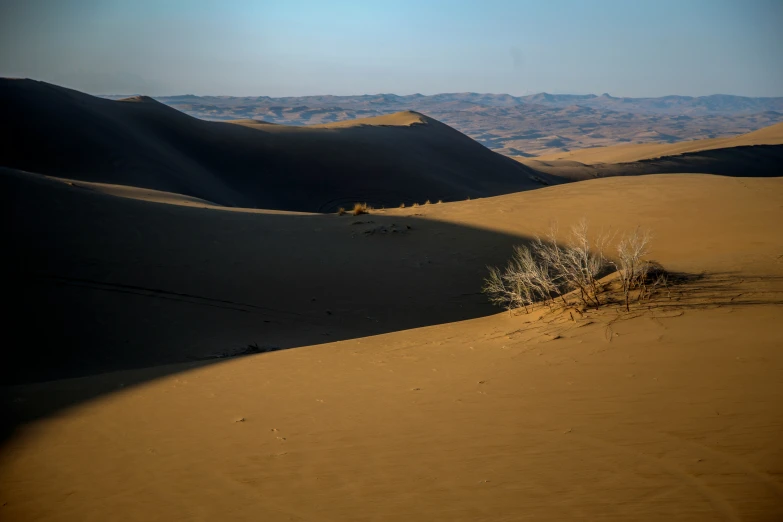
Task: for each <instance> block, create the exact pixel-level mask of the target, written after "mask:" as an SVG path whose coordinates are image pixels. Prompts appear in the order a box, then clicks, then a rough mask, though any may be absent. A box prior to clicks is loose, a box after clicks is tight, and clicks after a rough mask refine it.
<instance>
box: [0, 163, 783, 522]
mask: <svg viewBox="0 0 783 522" xmlns="http://www.w3.org/2000/svg"><path fill="white" fill-rule="evenodd" d="M0 180H2V183H3V191H2V194H3V195H4V196H5V197H4V200H3V201H2V203H3V205H4V210H5V211H6V213H7V216H8V217H9V219H8V220H7V221H6V222H7V223H12V226H11V227H9V229H8V230H6V231H4V232H5V234H6V237H7V238H8V239H9V249H8V252H9V253H10V255H9V256H8V257H7V259H6V262H8V263H9V267H10V270H11V272H9V273H13V274H14V275H15V278H14V281H13V283H12V286H11V290H9V291H10V292H11V294H12V295H13V296H14V299H15V301H16V302H15V304H16V305H17V306H16V308H15V310H16V311H15V312H14V313H15V314H16V315H11V316H10V317H7V318H6V320H7V321H8V323H7V324H8V329H7V331H8V332H9V338H10V339H17V342H16V343H13V344H14V346H9V345H8V344H7V345H6V346H5V347H4V348H3V351H4V358H5V362H4V370H3V373H4V377H5V379H6V380H9V381H11V382H16V384H15V385H12V386H6V387H5V388H3V394H2V401H3V407H4V411H5V412H7V414H6V416H5V418H6V420H8V421H9V422H10V424H9V426H8V427H7V431H6V433H7V438H6V442H5V444H4V446H3V447H2V450H1V452H0V518H2V519H3V520H8V521H15V520H51V521H55V520H56V521H65V520H79V521H85V520H144V521H152V520H266V521H291V520H296V521H335V522H336V521H341V522H342V521H351V520H356V521H360V520H361V521H367V520H373V521H400V520H410V521H414V520H421V521H440V520H442V521H490V520H491V521H499V520H509V521H511V520H547V521H561V520H607V521H608V520H618V521H619V520H651V521H652V520H662V519H666V520H672V521H674V520H677V521H684V520H699V521H702V520H758V521H767V520H768V521H772V520H779V519H780V518H781V517H782V516H783V437H782V436H781V434H783V385H782V384H781V378H780V376H781V375H783V351H781V347H783V328H781V326H780V325H781V321H783V306H781V304H782V303H783V235H782V234H781V231H780V223H782V222H783V179H780V178H730V177H720V176H710V175H698V174H693V175H681V174H678V175H650V176H641V177H613V178H609V179H596V180H590V181H584V182H579V183H570V184H564V185H559V186H553V187H547V188H543V189H539V190H534V191H527V192H519V193H513V194H507V195H502V196H495V197H489V198H482V199H473V200H470V201H461V202H453V203H444V204H433V205H425V206H419V207H415V208H405V209H392V210H384V211H376V212H373V213H371V214H370V215H363V216H356V217H354V216H337V215H317V214H300V213H292V212H269V211H262V210H241V209H224V208H222V207H218V206H216V205H209V204H206V203H205V202H203V201H198V200H195V199H192V198H183V197H181V196H178V195H172V194H165V193H160V192H156V191H154V190H151V189H134V188H131V187H118V186H116V185H112V184H104V185H100V184H90V183H86V182H79V181H73V180H71V181H65V182H64V181H62V180H58V179H54V178H48V177H44V176H41V175H37V174H29V173H25V172H21V171H14V170H10V169H6V170H5V171H3V176H2V177H0ZM127 196H130V197H127ZM31 201H34V202H35V205H34V206H32V205H31V204H30V203H29V202H31ZM582 217H585V218H587V219H588V220H589V222H590V225H591V227H592V229H593V230H596V231H597V230H601V229H603V230H607V229H611V230H616V231H620V232H622V231H627V230H630V229H632V228H633V227H635V226H637V225H640V226H643V227H646V228H648V229H650V230H651V231H652V232H653V234H654V242H653V253H652V256H651V257H652V258H653V259H655V260H657V261H659V262H661V263H662V264H663V265H664V266H665V267H666V268H667V269H669V270H671V271H675V272H682V273H687V274H692V275H699V276H700V278H698V279H697V280H694V281H692V282H689V283H686V284H684V285H682V286H681V287H677V288H676V289H675V290H674V291H673V294H672V295H670V296H668V297H665V296H660V297H658V298H656V300H655V301H654V302H653V303H651V305H648V304H647V303H645V304H644V305H640V306H636V307H635V308H634V309H632V312H631V313H625V312H622V311H619V310H617V309H615V308H614V307H606V308H603V309H600V310H598V311H590V310H588V311H587V312H585V313H584V315H579V314H577V316H575V317H573V319H572V318H571V317H568V316H567V315H566V314H565V313H560V314H558V313H549V312H546V311H545V310H541V309H538V310H536V311H535V312H534V313H532V314H530V315H526V314H524V313H518V314H509V313H505V312H504V313H497V312H496V311H493V310H492V309H491V308H490V307H489V306H488V305H487V303H486V299H485V298H484V297H483V296H481V295H480V294H478V292H479V291H480V287H481V280H482V278H483V277H484V275H485V274H486V265H487V264H500V263H503V262H504V261H505V259H507V258H508V257H509V255H510V252H511V246H512V245H514V244H518V243H520V242H524V241H526V240H527V239H529V238H530V237H532V236H534V235H536V234H541V233H543V232H545V231H546V229H547V228H548V226H549V224H550V222H551V221H552V220H555V219H556V220H557V221H559V223H560V224H561V227H562V228H567V226H568V225H570V224H572V223H574V222H575V221H576V220H578V219H579V218H582ZM359 222H360V223H359ZM393 230H397V232H394V231H393ZM25 340H28V341H29V342H31V343H33V342H34V346H35V350H28V349H27V347H26V346H25V345H23V344H21V345H20V344H18V343H20V342H21V343H25V342H26V341H25ZM250 343H258V344H259V345H264V344H273V345H276V346H279V347H282V348H288V347H290V348H295V349H290V350H282V351H274V352H271V353H262V354H257V355H251V356H245V357H234V358H223V359H210V358H209V357H208V355H209V354H210V353H215V352H216V351H220V350H230V349H233V348H235V347H239V348H241V347H244V346H247V345H248V344H250ZM71 346H72V347H73V351H70V347H71ZM65 348H69V350H66V349H65ZM188 358H191V359H195V360H193V361H192V362H178V361H183V360H187V359H188ZM171 363H176V364H171ZM40 381H46V382H40Z"/></svg>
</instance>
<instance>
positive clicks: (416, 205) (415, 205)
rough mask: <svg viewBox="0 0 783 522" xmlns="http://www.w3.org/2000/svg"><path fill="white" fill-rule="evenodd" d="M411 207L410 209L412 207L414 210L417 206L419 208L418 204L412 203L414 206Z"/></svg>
mask: <svg viewBox="0 0 783 522" xmlns="http://www.w3.org/2000/svg"><path fill="white" fill-rule="evenodd" d="M411 206H412V207H414V208H416V207H418V206H419V204H418V203H414V204H413V205H411Z"/></svg>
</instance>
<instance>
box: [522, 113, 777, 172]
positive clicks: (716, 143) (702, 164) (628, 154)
mask: <svg viewBox="0 0 783 522" xmlns="http://www.w3.org/2000/svg"><path fill="white" fill-rule="evenodd" d="M516 159H517V160H518V161H519V162H520V163H523V164H525V165H527V166H529V167H531V168H533V169H535V170H537V171H539V172H541V173H542V174H543V173H546V174H549V175H552V176H558V177H560V178H563V179H565V180H570V181H579V180H585V179H592V178H602V177H609V176H637V175H642V174H669V173H706V174H720V175H723V176H738V177H764V176H781V175H783V170H781V167H780V166H781V164H783V124H777V125H772V126H770V127H766V128H764V129H760V130H757V131H754V132H749V133H747V134H743V135H741V136H735V137H731V138H716V139H709V140H693V141H685V142H679V143H646V144H635V145H616V146H612V147H596V148H589V149H581V150H575V151H571V152H564V153H558V154H550V155H544V156H537V157H535V158H519V157H518V158H516Z"/></svg>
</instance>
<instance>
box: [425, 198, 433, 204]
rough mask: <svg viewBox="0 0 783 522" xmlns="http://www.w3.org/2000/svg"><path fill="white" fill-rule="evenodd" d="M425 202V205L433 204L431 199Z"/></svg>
mask: <svg viewBox="0 0 783 522" xmlns="http://www.w3.org/2000/svg"><path fill="white" fill-rule="evenodd" d="M424 204H425V205H431V204H432V203H430V200H429V199H428V200H427V201H425V202H424Z"/></svg>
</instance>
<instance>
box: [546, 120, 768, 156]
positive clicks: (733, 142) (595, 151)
mask: <svg viewBox="0 0 783 522" xmlns="http://www.w3.org/2000/svg"><path fill="white" fill-rule="evenodd" d="M781 144H783V123H778V124H776V125H771V126H769V127H765V128H763V129H759V130H757V131H753V132H749V133H747V134H742V135H740V136H732V137H729V138H715V139H709V140H693V141H683V142H677V143H643V144H632V145H614V146H611V147H596V148H590V149H581V150H574V151H570V152H561V153H557V154H546V155H542V156H537V157H536V158H535V160H538V161H550V160H570V161H578V162H580V163H583V164H586V165H594V164H596V163H631V162H634V161H642V160H647V159H655V158H661V157H664V156H676V155H679V154H686V153H691V152H702V151H707V150H715V149H727V148H733V147H748V146H752V145H781Z"/></svg>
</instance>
